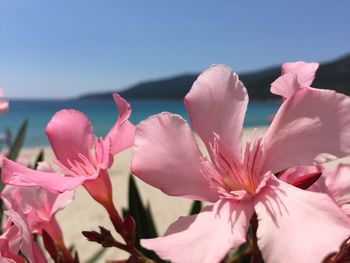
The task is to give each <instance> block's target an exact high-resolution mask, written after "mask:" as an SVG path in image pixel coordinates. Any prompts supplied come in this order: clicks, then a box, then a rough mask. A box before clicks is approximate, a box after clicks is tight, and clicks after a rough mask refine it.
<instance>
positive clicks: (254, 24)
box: [0, 0, 350, 147]
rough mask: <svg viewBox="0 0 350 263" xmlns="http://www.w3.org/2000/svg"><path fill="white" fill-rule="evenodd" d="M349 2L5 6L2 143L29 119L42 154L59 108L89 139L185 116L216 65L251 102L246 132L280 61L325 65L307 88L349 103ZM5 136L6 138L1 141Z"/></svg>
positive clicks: (259, 114)
mask: <svg viewBox="0 0 350 263" xmlns="http://www.w3.org/2000/svg"><path fill="white" fill-rule="evenodd" d="M349 10H350V2H349V1H319V0H318V1H316V0H311V1H300V0H298V1H289V2H283V3H282V2H281V1H277V0H275V1H237V0H235V1H233V0H216V1H210V0H201V1H197V0H192V1H185V0H178V1H170V0H151V1H137V0H135V1H114V0H113V1H112V0H105V1H100V0H99V1H98V0H60V1H38V0H27V1H19V0H18V1H16V0H0V12H1V13H0V85H1V87H2V88H3V89H4V92H5V96H6V97H7V98H9V99H10V110H9V112H8V113H7V114H6V115H4V116H1V121H0V133H5V132H6V131H7V130H9V129H10V130H16V129H18V127H19V126H20V124H21V123H22V121H23V120H24V119H29V126H28V132H27V139H26V141H25V145H26V146H29V147H33V146H44V145H47V144H48V141H47V139H46V137H45V135H44V129H45V125H46V123H47V122H48V121H49V120H50V118H51V117H52V115H53V114H54V113H55V112H56V111H58V110H60V109H62V108H75V109H78V110H81V111H83V112H84V113H85V114H87V115H88V117H89V118H90V119H91V121H92V123H93V125H94V128H95V133H96V134H97V135H104V134H105V133H106V132H107V131H108V130H109V128H110V127H111V126H112V125H113V123H114V122H115V120H116V116H117V112H116V108H115V105H114V103H113V101H112V99H111V98H112V97H111V93H112V92H120V93H121V95H122V96H124V97H125V98H126V99H128V101H129V102H130V104H131V106H132V108H133V114H132V117H131V120H132V121H133V122H134V123H135V124H137V123H138V122H139V121H140V120H142V119H144V118H146V117H147V116H150V115H152V114H156V113H158V112H161V111H170V112H174V113H179V114H181V115H183V116H184V117H185V118H187V115H186V111H185V109H184V107H183V103H182V99H183V97H184V95H185V94H186V93H187V92H188V90H189V89H190V87H191V85H192V83H193V81H194V80H195V79H196V77H197V75H198V74H199V73H200V72H201V71H203V70H204V69H205V68H207V67H209V66H210V65H211V64H214V63H223V64H226V65H228V66H230V67H232V68H233V69H234V70H235V71H237V72H238V73H239V74H240V77H241V79H242V81H243V82H244V83H245V85H246V87H247V89H248V92H249V96H250V99H251V102H250V105H249V109H248V117H247V119H246V122H245V125H246V127H252V126H261V125H266V124H267V123H268V119H267V117H268V116H269V115H270V114H273V113H274V112H275V111H276V109H277V107H278V105H279V100H276V98H275V97H273V96H272V95H271V94H270V92H269V88H270V83H271V82H272V81H273V80H274V79H275V78H276V77H277V76H278V75H279V74H280V66H281V64H282V63H284V62H291V61H298V60H304V61H310V62H311V61H312V62H320V63H321V67H320V69H319V71H318V75H317V78H316V80H315V82H314V85H313V86H314V87H318V88H327V89H336V90H337V91H339V92H342V93H346V94H350V53H349V52H350V27H349V25H350V16H349ZM0 136H2V135H1V134H0Z"/></svg>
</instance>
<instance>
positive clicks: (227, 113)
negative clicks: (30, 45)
mask: <svg viewBox="0 0 350 263" xmlns="http://www.w3.org/2000/svg"><path fill="white" fill-rule="evenodd" d="M247 104H248V95H247V90H246V88H245V87H244V85H243V84H242V82H241V81H240V80H239V79H238V76H237V74H236V73H235V72H233V71H232V70H231V69H230V68H228V67H226V66H224V65H215V66H212V67H211V68H209V69H207V70H206V71H204V72H203V73H202V74H201V75H200V76H199V77H198V79H197V80H196V81H195V82H194V84H193V86H192V88H191V90H190V92H189V93H188V94H187V95H186V97H185V105H186V108H187V111H188V114H189V116H190V118H191V122H192V125H193V127H194V129H195V130H196V132H197V133H198V135H199V136H200V137H201V139H202V140H203V142H204V143H205V144H206V146H207V149H210V146H209V144H210V143H213V140H214V133H216V134H218V135H220V137H221V138H222V139H223V141H224V142H225V144H226V145H228V147H229V149H230V150H231V151H232V152H231V154H233V155H235V157H236V158H237V159H240V156H241V136H242V128H243V121H244V117H245V113H246V109H247Z"/></svg>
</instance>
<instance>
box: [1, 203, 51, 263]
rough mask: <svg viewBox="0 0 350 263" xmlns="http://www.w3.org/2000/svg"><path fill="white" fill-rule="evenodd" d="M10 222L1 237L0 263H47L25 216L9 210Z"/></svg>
mask: <svg viewBox="0 0 350 263" xmlns="http://www.w3.org/2000/svg"><path fill="white" fill-rule="evenodd" d="M5 214H6V215H7V216H8V220H7V222H6V224H5V225H4V228H3V234H2V235H1V236H0V262H4V263H25V262H27V261H26V260H25V259H24V258H23V257H22V256H20V254H19V252H21V253H22V254H23V255H24V256H25V257H26V259H27V260H28V261H29V263H47V260H46V259H45V256H44V254H43V253H42V251H41V250H40V248H39V246H38V244H37V243H35V241H34V239H33V236H32V233H31V231H30V229H29V226H28V224H27V222H26V220H25V217H24V215H23V214H22V213H21V212H20V211H17V210H13V209H10V210H7V211H5Z"/></svg>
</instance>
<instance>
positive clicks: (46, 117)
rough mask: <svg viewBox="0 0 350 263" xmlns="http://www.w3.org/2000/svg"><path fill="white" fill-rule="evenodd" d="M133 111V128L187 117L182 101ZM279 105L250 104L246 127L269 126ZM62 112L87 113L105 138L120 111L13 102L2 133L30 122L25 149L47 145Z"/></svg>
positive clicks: (137, 104) (88, 103) (140, 104)
mask: <svg viewBox="0 0 350 263" xmlns="http://www.w3.org/2000/svg"><path fill="white" fill-rule="evenodd" d="M129 103H130V104H131V107H132V109H133V112H132V115H131V121H132V122H133V123H134V124H137V123H139V122H140V121H141V120H143V119H145V118H147V117H149V116H151V115H153V114H157V113H159V112H162V111H169V112H173V113H177V114H180V115H182V116H183V117H184V118H185V119H187V120H188V116H187V113H186V110H185V107H184V105H183V102H182V100H179V101H177V100H154V101H152V100H130V101H129ZM278 105H279V104H278V102H268V103H267V102H254V101H253V102H252V101H251V102H250V103H249V107H248V112H247V117H246V120H245V127H254V126H261V125H267V124H268V120H267V116H268V115H270V114H273V113H275V112H276V110H277V108H278ZM60 109H77V110H80V111H82V112H84V113H85V114H86V115H87V116H88V118H89V119H90V120H91V122H92V124H93V126H94V131H95V134H96V135H98V136H104V135H105V134H106V133H107V132H108V130H109V129H110V128H111V127H112V125H113V124H114V122H115V121H116V118H117V110H116V107H115V104H114V103H113V101H112V100H107V101H106V100H71V101H57V100H56V101H54V100H45V101H44V100H40V101H38V100H11V101H10V110H9V112H8V113H7V114H5V115H2V116H0V133H2V132H3V131H4V130H5V129H6V128H10V129H11V131H12V133H13V134H14V133H15V132H17V130H18V128H19V126H20V125H21V123H22V122H23V121H24V120H25V119H28V120H29V127H28V132H27V136H26V141H25V146H28V147H32V146H45V145H48V140H47V139H46V136H45V133H44V130H45V126H46V124H47V123H48V122H49V121H50V119H51V117H52V115H53V114H54V113H55V112H56V111H58V110H60Z"/></svg>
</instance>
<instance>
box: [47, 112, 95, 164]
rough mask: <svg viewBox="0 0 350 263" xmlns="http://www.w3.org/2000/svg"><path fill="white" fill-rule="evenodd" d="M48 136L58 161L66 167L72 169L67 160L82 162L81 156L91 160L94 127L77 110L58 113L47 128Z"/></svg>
mask: <svg viewBox="0 0 350 263" xmlns="http://www.w3.org/2000/svg"><path fill="white" fill-rule="evenodd" d="M46 135H47V137H48V138H49V141H50V144H51V147H52V150H53V151H54V153H55V155H56V158H57V160H59V161H60V162H61V163H62V164H63V165H64V166H65V167H70V165H69V163H68V162H67V160H70V161H71V162H74V161H75V160H80V159H81V157H80V156H79V154H82V155H84V156H85V157H86V158H88V159H90V151H91V146H92V143H93V133H92V126H91V124H90V122H89V120H88V119H87V117H86V116H85V115H84V114H83V113H81V112H79V111H76V110H61V111H59V112H57V113H56V114H55V115H54V116H53V117H52V119H51V121H50V122H49V123H48V125H47V127H46Z"/></svg>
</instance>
